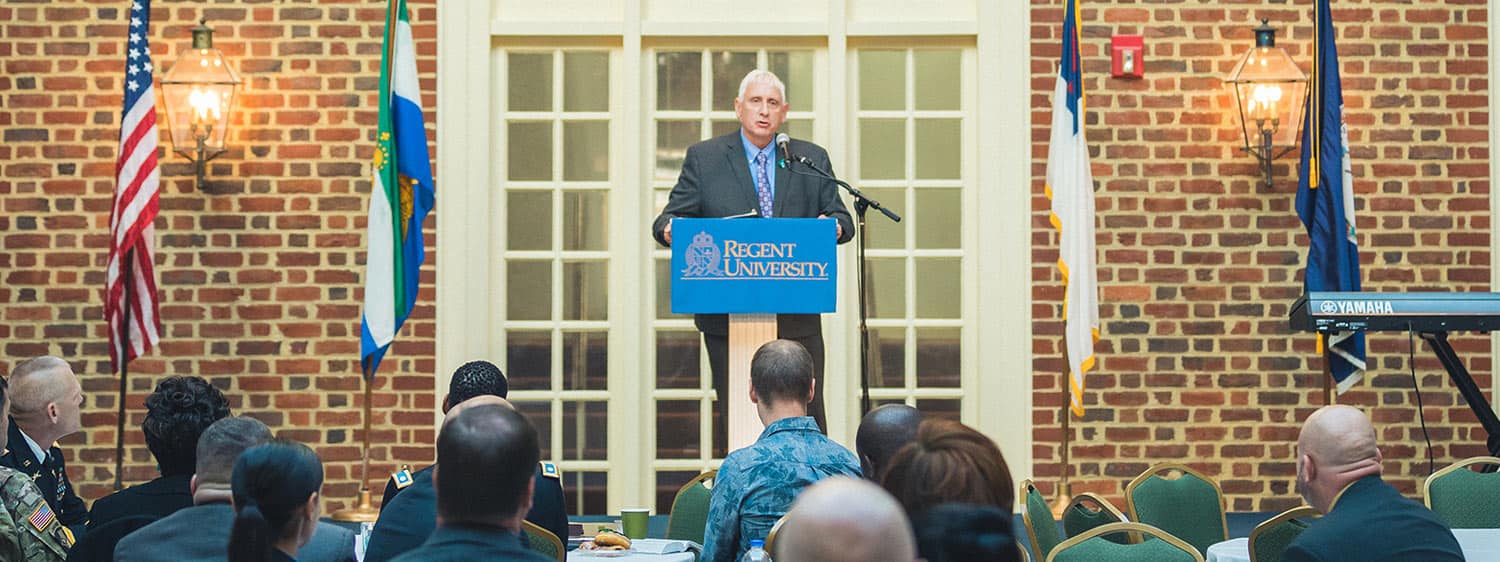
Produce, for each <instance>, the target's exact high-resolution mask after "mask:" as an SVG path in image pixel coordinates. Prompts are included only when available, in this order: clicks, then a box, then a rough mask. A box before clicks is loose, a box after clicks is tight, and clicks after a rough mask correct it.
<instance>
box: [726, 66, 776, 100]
mask: <svg viewBox="0 0 1500 562" xmlns="http://www.w3.org/2000/svg"><path fill="white" fill-rule="evenodd" d="M756 82H766V83H769V84H770V85H771V86H773V87H775V88H776V91H777V92H779V93H780V94H781V104H782V105H786V103H787V102H786V84H782V83H781V79H780V78H777V77H776V73H774V72H771V71H769V70H764V69H760V68H757V69H755V70H752V71H750V73H749V74H746V75H745V79H744V80H740V94H739V95H738V96H736V98H738V99H740V100H741V101H744V98H745V90H748V89H750V85H751V84H754V83H756Z"/></svg>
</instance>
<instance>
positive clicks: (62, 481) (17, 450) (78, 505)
mask: <svg viewBox="0 0 1500 562" xmlns="http://www.w3.org/2000/svg"><path fill="white" fill-rule="evenodd" d="M38 445H41V443H38ZM5 447H6V449H7V450H6V452H5V454H4V455H0V466H8V467H10V468H14V469H16V470H19V471H21V472H22V473H24V474H25V475H27V476H30V477H31V480H32V482H35V483H36V487H37V489H39V490H41V491H42V497H44V498H46V499H47V506H48V507H51V508H52V511H53V512H54V513H56V514H57V519H58V520H59V521H62V524H63V525H66V526H68V527H77V526H81V525H83V524H85V523H88V521H89V508H88V506H86V505H84V504H83V499H82V498H79V497H78V494H75V493H73V483H72V482H69V481H68V466H67V462H66V461H64V460H63V455H62V449H59V448H57V447H56V446H54V447H52V448H51V449H49V450H48V453H47V464H46V466H43V465H42V463H41V461H40V460H39V459H37V458H36V454H35V453H33V452H31V446H30V445H27V444H26V438H25V437H22V436H21V427H20V426H18V425H16V419H15V418H11V419H10V435H9V436H7V440H6V443H5ZM80 530H82V529H74V530H73V531H74V534H77V533H78V531H80Z"/></svg>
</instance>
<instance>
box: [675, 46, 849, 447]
mask: <svg viewBox="0 0 1500 562" xmlns="http://www.w3.org/2000/svg"><path fill="white" fill-rule="evenodd" d="M734 114H735V116H736V117H738V118H739V120H740V130H738V131H735V132H733V133H730V134H728V135H724V136H722V137H717V138H712V139H708V140H706V141H702V142H699V143H697V144H694V145H693V146H691V147H688V149H687V158H686V159H685V160H684V161H683V163H682V173H681V174H680V175H679V176H678V177H677V185H675V186H673V187H672V194H671V197H670V198H669V199H668V200H667V206H666V208H664V209H662V212H661V215H659V216H657V217H656V221H655V222H654V223H653V224H652V226H651V229H652V235H653V236H654V237H655V238H656V241H657V242H658V243H660V244H661V245H663V246H669V247H670V246H671V245H672V219H674V218H677V217H684V218H721V217H739V216H744V217H764V218H777V217H779V218H813V217H819V218H827V219H831V220H835V221H838V228H837V236H838V241H839V243H840V244H842V243H844V242H848V241H849V240H850V239H851V238H854V221H853V219H852V218H850V216H849V210H848V209H846V208H845V207H844V202H843V200H842V199H840V198H839V192H838V186H837V185H836V184H834V183H833V182H832V181H829V180H826V179H823V178H821V177H818V176H817V173H816V172H814V171H813V170H811V169H809V167H808V163H810V164H811V165H813V166H817V167H818V168H819V169H821V170H824V171H829V172H832V166H831V165H830V164H829V161H828V152H827V151H825V150H823V147H820V146H818V145H816V144H813V143H810V142H806V141H801V140H795V139H788V138H787V136H786V135H784V134H783V135H780V141H778V138H777V137H778V135H777V134H776V133H777V130H778V129H780V127H781V124H782V123H783V122H785V121H786V114H787V99H786V87H785V86H784V85H783V84H782V82H781V79H779V78H777V77H776V75H775V74H772V73H770V72H768V71H765V70H752V71H750V73H749V74H746V75H745V79H744V80H742V81H740V92H739V96H738V97H736V98H735V99H734ZM803 159H805V160H806V161H807V163H803V162H802V161H801V160H803ZM693 322H694V324H696V325H697V326H698V330H699V331H700V332H702V333H703V343H704V345H705V346H706V347H707V348H708V361H709V365H710V367H711V368H712V370H713V384H714V390H715V391H717V392H718V394H719V399H718V401H717V402H715V404H714V420H715V421H714V451H715V454H714V456H717V457H722V456H724V454H725V444H726V442H727V438H726V435H727V432H728V428H727V424H726V423H725V420H727V419H728V411H729V404H728V402H727V401H726V400H725V395H726V394H725V391H726V387H727V386H728V378H729V319H728V317H727V316H726V315H723V314H699V315H696V316H695V317H694V318H693ZM776 332H777V337H778V338H781V339H790V340H795V341H797V342H798V343H801V344H802V346H803V347H805V348H807V351H808V352H809V353H811V354H812V356H813V366H814V372H813V376H814V378H816V379H817V383H816V385H815V387H814V388H815V389H816V394H815V396H814V397H813V401H812V403H810V404H808V414H809V415H811V416H812V417H813V418H815V419H817V421H818V426H819V427H821V428H822V429H823V430H824V431H825V432H826V431H827V429H828V424H827V421H826V420H825V415H824V410H823V386H824V385H823V327H822V323H821V320H820V318H819V315H817V314H781V315H778V316H777V317H776Z"/></svg>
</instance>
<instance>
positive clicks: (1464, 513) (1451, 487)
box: [1422, 457, 1500, 529]
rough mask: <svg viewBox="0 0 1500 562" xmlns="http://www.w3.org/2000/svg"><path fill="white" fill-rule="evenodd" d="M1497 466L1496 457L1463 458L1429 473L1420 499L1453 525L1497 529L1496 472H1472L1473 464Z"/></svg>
mask: <svg viewBox="0 0 1500 562" xmlns="http://www.w3.org/2000/svg"><path fill="white" fill-rule="evenodd" d="M1481 465H1491V466H1500V458H1496V457H1473V458H1467V459H1464V460H1461V461H1458V462H1456V463H1453V464H1452V465H1450V466H1448V467H1447V468H1444V469H1442V470H1439V471H1437V472H1434V473H1432V476H1428V477H1427V482H1426V483H1424V484H1423V485H1422V499H1423V501H1424V502H1426V503H1427V509H1431V510H1432V512H1433V513H1436V514H1437V515H1438V517H1441V518H1442V519H1443V521H1446V522H1447V523H1448V526H1449V527H1452V528H1454V529H1500V510H1496V509H1495V504H1496V503H1497V502H1500V472H1487V473H1481V472H1474V470H1473V468H1472V467H1474V466H1481Z"/></svg>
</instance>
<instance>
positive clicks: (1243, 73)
mask: <svg viewBox="0 0 1500 562" xmlns="http://www.w3.org/2000/svg"><path fill="white" fill-rule="evenodd" d="M1225 83H1227V84H1229V85H1230V87H1231V88H1233V89H1234V101H1235V103H1236V104H1237V105H1238V106H1239V117H1240V130H1241V131H1242V132H1243V133H1244V134H1245V146H1244V147H1243V148H1242V150H1244V151H1246V152H1249V153H1251V154H1254V155H1255V158H1256V160H1258V161H1260V164H1261V168H1262V169H1263V170H1264V171H1265V176H1266V187H1268V188H1269V187H1271V161H1272V160H1275V159H1277V158H1279V157H1281V156H1282V155H1284V154H1286V153H1287V152H1290V151H1291V150H1292V149H1293V148H1296V147H1297V142H1298V140H1299V137H1298V134H1299V133H1300V132H1301V128H1302V112H1303V110H1304V108H1305V107H1306V104H1305V103H1304V102H1305V101H1306V96H1307V75H1306V74H1303V73H1302V69H1300V68H1297V63H1295V62H1292V57H1291V56H1289V55H1287V53H1286V50H1284V49H1282V48H1281V47H1277V46H1276V28H1274V27H1271V26H1270V25H1269V24H1268V23H1267V22H1266V20H1260V25H1259V26H1258V27H1256V28H1255V48H1253V49H1250V51H1249V52H1247V53H1245V58H1244V59H1243V60H1241V61H1240V63H1239V64H1237V65H1235V67H1234V70H1233V71H1231V72H1230V73H1229V78H1227V79H1225Z"/></svg>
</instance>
